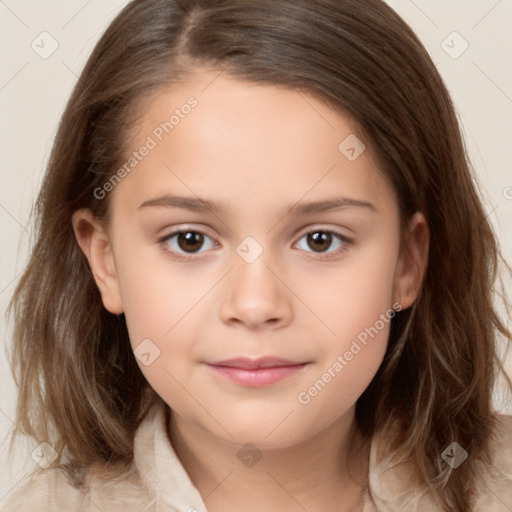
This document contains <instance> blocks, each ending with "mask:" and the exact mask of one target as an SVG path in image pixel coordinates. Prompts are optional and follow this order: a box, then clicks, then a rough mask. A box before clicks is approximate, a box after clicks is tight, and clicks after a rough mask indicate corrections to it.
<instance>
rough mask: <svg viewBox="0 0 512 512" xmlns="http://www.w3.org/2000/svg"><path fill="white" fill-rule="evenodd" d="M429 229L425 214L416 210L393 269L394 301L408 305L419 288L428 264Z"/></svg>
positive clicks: (414, 298)
mask: <svg viewBox="0 0 512 512" xmlns="http://www.w3.org/2000/svg"><path fill="white" fill-rule="evenodd" d="M429 242H430V230H429V227H428V224H427V221H426V219H425V216H424V215H423V214H422V213H420V212H416V213H415V214H414V215H413V216H412V217H411V218H410V220H409V223H408V226H407V227H406V229H405V232H404V233H403V238H402V243H401V247H400V255H399V258H398V263H397V266H396V270H395V286H394V293H393V296H394V297H393V300H394V302H398V303H399V304H400V305H401V306H402V307H401V309H402V310H404V309H407V308H408V307H410V306H411V305H412V304H413V303H414V301H415V300H416V298H417V297H418V294H419V292H420V289H421V284H422V281H423V277H424V275H425V272H426V269H427V264H428V253H429Z"/></svg>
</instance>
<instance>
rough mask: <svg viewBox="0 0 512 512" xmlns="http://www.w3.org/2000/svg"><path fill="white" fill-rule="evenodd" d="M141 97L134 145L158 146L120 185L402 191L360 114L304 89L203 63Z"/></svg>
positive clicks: (238, 197)
mask: <svg viewBox="0 0 512 512" xmlns="http://www.w3.org/2000/svg"><path fill="white" fill-rule="evenodd" d="M141 105H142V106H141V108H140V109H139V112H140V115H141V116H140V119H139V122H138V124H137V127H136V129H135V130H134V131H133V132H132V136H131V137H130V139H131V140H130V148H131V151H135V152H137V151H138V150H139V149H142V148H143V147H144V146H146V147H148V148H149V150H145V151H144V153H145V156H144V157H142V158H140V155H139V158H138V161H137V163H136V165H135V166H134V168H133V172H130V173H129V174H130V176H129V177H128V178H127V179H125V180H123V183H121V184H120V186H118V187H116V190H115V195H117V194H118V193H120V192H121V190H124V189H125V192H126V194H130V195H131V197H132V199H135V198H137V199H138V200H140V199H149V196H151V195H153V196H154V195H157V194H160V195H161V194H162V192H180V193H187V195H189V196H190V195H199V196H202V197H206V198H209V197H215V198H217V199H218V200H219V202H223V203H225V204H231V203H233V202H236V201H240V202H241V203H243V205H244V206H246V207H248V208H258V207H260V208H266V207H268V202H270V201H272V202H273V203H277V202H279V201H282V202H285V203H287V204H288V203H290V202H292V203H293V202H297V201H300V200H301V198H303V197H306V196H307V199H308V200H314V199H318V198H320V197H321V198H324V197H325V195H326V194H327V193H329V194H331V195H332V193H333V192H336V193H339V194H342V195H349V194H350V195H351V196H353V198H354V199H361V200H368V201H371V202H373V203H380V202H386V201H388V202H389V201H390V200H391V201H392V200H393V198H394V195H393V193H392V190H391V188H390V187H389V185H388V184H387V182H386V180H385V179H384V178H383V176H382V175H381V173H380V172H379V171H378V169H377V167H376V165H375V163H374V161H373V159H372V158H371V155H369V152H368V151H367V150H366V149H365V144H364V140H361V139H362V138H361V136H360V135H359V136H358V135H357V134H356V129H355V126H354V123H353V122H352V120H351V119H350V117H349V116H347V115H343V114H341V113H340V112H338V111H335V110H334V109H333V108H332V107H329V106H328V105H327V103H326V102H324V101H321V100H320V99H318V98H315V97H313V96H311V95H308V94H306V93H304V92H299V91H293V90H290V89H285V88H282V87H278V86H272V85H260V84H254V83H248V82H242V81H240V80H237V79H236V78H233V77H229V76H225V75H222V74H219V73H218V72H203V73H197V74H195V75H193V76H192V77H191V78H190V79H187V80H186V81H184V82H182V83H179V84H175V85H173V86H172V87H170V88H169V89H167V90H164V91H160V92H159V93H157V94H154V95H152V96H151V97H148V98H147V99H146V100H145V101H144V103H143V104H141ZM128 157H129V155H127V158H128ZM177 189H179V190H177ZM276 191H279V193H276ZM254 198H257V200H254Z"/></svg>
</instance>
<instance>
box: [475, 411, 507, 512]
mask: <svg viewBox="0 0 512 512" xmlns="http://www.w3.org/2000/svg"><path fill="white" fill-rule="evenodd" d="M490 456H491V459H490V466H486V467H483V468H482V471H481V473H480V475H481V477H480V480H479V481H478V482H477V483H476V491H477V493H476V494H477V499H476V504H475V511H476V512H483V511H485V510H493V511H495V510H496V511H497V512H498V511H502V510H503V511H506V512H509V511H510V510H512V416H506V415H498V416H496V423H495V428H494V432H493V435H492V439H491V446H490ZM490 506H491V507H493V508H489V507H490Z"/></svg>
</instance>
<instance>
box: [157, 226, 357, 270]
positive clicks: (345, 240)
mask: <svg viewBox="0 0 512 512" xmlns="http://www.w3.org/2000/svg"><path fill="white" fill-rule="evenodd" d="M183 233H198V234H201V235H203V236H205V237H207V238H210V239H211V240H213V239H212V238H211V237H210V236H209V235H208V234H207V233H206V232H205V231H202V230H201V229H196V228H194V229H179V230H176V231H173V232H172V233H169V234H168V235H165V236H163V237H162V238H160V239H158V243H159V244H160V245H161V246H162V249H163V250H164V251H165V252H166V253H168V254H171V255H173V257H175V258H177V259H179V260H181V261H184V262H187V261H192V260H194V259H195V258H196V255H197V254H200V253H192V254H191V255H190V256H185V255H183V254H181V253H179V252H176V251H174V250H171V249H169V246H168V245H167V244H166V242H168V241H169V240H171V239H172V238H173V237H175V236H176V235H179V234H183ZM313 233H327V234H331V235H333V236H334V237H335V238H337V239H338V240H340V241H341V242H343V246H342V247H341V248H339V249H337V250H336V251H334V252H329V253H321V252H319V253H316V254H318V255H320V259H323V260H327V259H331V258H334V257H337V256H340V255H341V254H343V253H344V252H345V251H347V250H348V249H349V246H350V245H352V243H353V240H352V239H351V238H348V237H347V236H345V235H342V234H341V233H338V232H337V231H332V230H328V229H318V228H317V229H311V230H309V231H306V232H305V233H303V234H302V235H301V237H300V238H299V240H302V239H303V238H304V237H306V236H307V235H310V234H313ZM214 243H215V244H217V242H214ZM297 243H298V242H296V243H295V244H294V245H296V244H297ZM217 245H218V244H217ZM306 252H312V253H313V254H315V253H314V251H306ZM322 255H323V256H322ZM325 255H327V256H325Z"/></svg>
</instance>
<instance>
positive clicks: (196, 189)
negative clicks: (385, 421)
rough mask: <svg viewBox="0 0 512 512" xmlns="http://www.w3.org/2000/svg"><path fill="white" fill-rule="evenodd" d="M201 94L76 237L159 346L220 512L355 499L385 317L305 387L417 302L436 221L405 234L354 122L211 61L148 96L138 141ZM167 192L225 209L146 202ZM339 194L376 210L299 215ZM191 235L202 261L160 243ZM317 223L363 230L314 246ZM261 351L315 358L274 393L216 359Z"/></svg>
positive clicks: (363, 471) (177, 410)
mask: <svg viewBox="0 0 512 512" xmlns="http://www.w3.org/2000/svg"><path fill="white" fill-rule="evenodd" d="M212 80H213V81H212ZM208 84H209V85H208ZM205 87H207V88H206V89H205ZM190 96H194V97H195V98H197V100H198V105H197V107H195V108H194V109H193V110H192V112H191V113H190V114H189V115H188V116H186V117H185V118H184V119H182V120H180V123H179V125H177V126H176V127H175V128H174V129H173V130H172V132H170V133H169V134H168V135H165V137H164V138H163V140H162V141H161V142H159V143H158V145H157V147H156V148H154V149H152V150H151V151H150V153H149V154H148V155H147V156H146V157H145V158H144V159H143V160H142V161H141V162H140V163H139V164H138V165H137V167H136V168H135V169H134V170H133V171H132V172H131V173H130V174H129V175H128V176H127V177H126V178H124V179H123V180H122V181H121V183H119V184H118V185H117V186H116V187H115V189H114V191H113V192H111V193H110V195H109V197H108V198H107V200H109V201H110V208H111V218H110V224H109V226H108V227H105V226H103V225H102V224H101V223H100V222H99V221H98V220H97V219H95V218H94V216H93V214H92V213H91V212H90V210H88V209H83V210H79V211H77V212H75V214H74V216H73V226H74V229H75V233H76V237H77V240H78V243H79V244H80V246H81V248H82V250H83V251H84V253H85V255H86V256H87V258H88V260H89V263H90V265H91V268H92V271H93V274H94V277H95V280H96V283H97V285H98V287H99V289H100V291H101V295H102V298H103V302H104V305H105V307H106V309H107V310H109V311H110V312H112V313H115V314H120V313H122V312H124V313H125V317H126V322H127V326H128V331H129V335H130V342H131V345H132V347H133V348H134V349H135V348H136V347H137V346H138V345H139V344H140V343H141V342H142V341H143V340H145V339H150V340H151V343H152V344H153V345H152V346H156V347H158V349H159V350H160V355H159V357H157V358H156V359H155V360H154V362H152V364H151V365H149V366H145V365H143V364H141V362H140V361H139V366H140V368H141V370H142V372H143V373H144V375H145V377H146V378H147V380H148V382H149V383H150V385H151V386H152V387H153V388H154V389H155V390H156V391H157V393H158V394H159V395H160V396H161V397H162V398H163V399H164V400H165V402H166V403H167V404H168V405H169V406H170V407H171V409H172V411H173V414H172V415H171V422H170V425H169V435H170V437H171V439H172V442H173V445H174V447H175V450H176V452H177V454H178V456H179V457H180V460H181V461H182V463H183V465H184V467H185V469H186V470H187V472H188V474H189V475H190V477H191V479H192V481H193V483H194V484H195V485H196V487H197V488H198V489H199V491H200V492H201V495H202V496H203V498H204V499H205V503H206V506H207V508H208V510H209V512H211V511H213V512H215V511H221V510H222V511H223V512H229V511H231V510H237V511H241V510H243V511H252V510H254V511H256V510H258V511H259V510H277V509H278V507H279V510H281V509H282V510H285V511H302V510H303V509H304V508H305V509H306V510H333V511H334V510H337V511H339V510H346V511H349V510H360V506H361V495H362V486H363V485H364V484H365V480H366V476H367V471H368V447H367V446H365V445H364V444H363V443H362V442H361V441H360V439H359V437H358V436H356V438H355V439H351V438H350V437H349V431H350V428H351V426H352V424H353V420H354V409H355V402H356V400H357V399H358V397H359V396H360V395H361V394H362V393H363V391H364V390H365V388H366V387H367V386H368V384H369V383H370V381H371V380H372V378H373V376H374V374H375V372H376V371H377V369H378V367H379V365H380V364H381V362H382V359H383V356H384V354H385V350H386V346H387V341H388V336H389V325H390V324H389V323H385V326H384V327H383V328H382V329H380V330H379V332H378V334H377V335H376V336H374V337H373V338H371V339H370V341H369V342H368V344H367V345H366V346H364V347H363V348H362V350H361V351H360V352H359V353H358V354H357V355H355V356H354V357H353V359H352V360H350V361H348V364H347V365H346V366H345V367H344V368H343V370H342V371H340V372H338V373H337V374H336V376H335V377H334V378H332V379H331V380H330V382H329V383H328V384H327V385H326V386H325V387H324V388H323V389H322V390H321V391H320V392H319V393H318V394H317V395H316V396H314V397H312V398H311V400H310V401H309V403H307V404H303V403H300V402H299V400H298V394H299V393H300V392H303V391H307V390H308V389H309V388H310V387H311V386H312V384H313V383H314V382H315V381H317V380H318V379H319V378H321V377H322V375H323V374H324V373H325V372H326V371H327V370H328V368H329V367H332V365H333V363H334V362H335V361H336V360H337V357H338V356H339V355H343V354H344V353H345V352H346V351H347V350H349V349H350V347H351V344H352V342H353V340H355V339H356V337H357V336H358V334H360V333H361V332H363V331H364V330H365V329H366V328H368V327H370V326H374V325H375V323H376V321H377V320H379V318H380V315H381V314H385V313H386V312H387V311H390V308H392V305H393V304H394V303H395V304H396V303H398V304H399V305H400V308H401V309H406V308H408V307H410V306H411V304H412V303H413V302H414V300H415V298H416V297H417V294H418V289H419V286H420V283H421V279H422V276H423V273H424V271H425V266H426V260H427V250H428V249H427V248H428V237H429V233H428V227H427V224H426V221H425V218H424V217H423V215H422V214H420V213H416V214H415V215H414V216H413V217H412V218H411V219H410V221H409V224H408V227H407V229H406V230H405V232H404V233H402V234H401V233H400V227H399V212H398V204H397V200H396V197H395V194H394V191H393V190H392V188H391V187H390V185H389V184H388V182H387V181H386V179H385V178H384V177H383V176H382V174H380V173H379V171H378V169H377V168H376V166H375V164H374V162H373V160H372V159H371V156H370V154H369V151H368V150H366V151H364V152H363V153H362V154H361V155H360V156H359V157H358V158H357V159H356V160H355V161H349V160H348V159H347V158H346V157H345V155H344V154H342V153H341V152H340V151H339V150H338V145H339V144H340V142H342V141H343V140H344V139H345V138H346V137H347V136H348V135H350V134H352V133H355V132H354V129H353V126H352V124H351V122H350V118H349V117H348V116H345V115H341V114H340V113H336V112H334V111H333V110H332V109H330V108H329V107H328V106H327V105H326V104H324V103H323V102H321V101H319V100H318V99H315V98H313V97H312V96H308V95H306V94H303V93H298V92H293V91H290V90H286V89H283V88H278V87H274V86H266V85H265V86H262V85H254V84H249V83H244V82H241V81H238V80H236V79H233V78H230V77H228V76H222V75H221V76H218V74H217V73H213V72H212V71H206V70H204V71H202V72H198V73H197V74H196V75H195V76H194V77H193V78H190V79H189V80H187V81H186V82H185V83H181V84H179V85H174V86H173V87H172V88H171V89H169V90H167V91H165V92H160V93H158V94H157V95H155V96H153V97H152V98H149V99H148V101H147V103H146V104H145V108H144V109H143V115H142V117H141V119H140V123H139V125H138V126H137V129H136V130H135V131H134V133H133V134H132V138H131V141H130V142H131V146H132V147H133V149H134V150H135V149H137V148H139V147H140V146H141V145H142V144H144V142H145V140H146V138H147V136H148V135H150V134H151V133H152V132H153V130H154V129H155V127H156V126H158V125H159V123H161V122H163V121H165V120H166V119H168V117H169V116H168V115H167V113H168V112H172V111H173V110H174V109H175V108H178V107H179V106H180V105H183V104H184V103H185V102H186V101H187V99H188V98H189V97H190ZM165 194H172V195H177V196H186V197H192V198H197V197H200V198H203V199H208V200H211V201H215V202H219V203H223V204H225V206H226V211H224V212H222V213H221V212H215V213H214V212H212V211H211V210H207V211H205V212H195V211H190V210H187V209H182V208H172V207H168V206H146V207H142V208H140V205H142V204H143V203H145V202H147V201H150V200H153V199H155V198H159V197H161V196H163V195H165ZM339 196H344V197H348V198H352V199H356V200H359V201H365V202H368V203H371V204H372V205H373V207H372V208H369V207H361V206H345V207H342V208H338V209H333V210H330V211H324V212H317V213H308V214H305V215H301V216H297V215H293V214H292V213H291V212H290V210H291V207H292V206H293V205H296V204H297V203H298V204H301V205H302V204H305V203H308V202H313V201H321V200H326V199H329V198H332V197H339ZM178 229H183V230H185V232H187V231H193V230H194V229H196V230H197V229H199V230H201V231H204V232H205V233H206V234H207V237H205V238H204V242H203V245H202V246H201V243H200V242H199V243H198V245H197V249H195V251H196V252H195V253H194V252H192V253H188V256H189V258H191V259H189V261H186V260H183V259H180V258H179V256H178V255H177V253H179V254H182V255H184V256H187V252H186V251H185V250H184V249H183V247H186V245H184V244H183V243H182V245H181V246H180V245H179V243H178V240H177V237H174V238H173V239H170V240H167V241H164V242H161V241H160V239H161V238H162V237H164V236H166V235H169V234H172V233H173V232H174V231H176V230H178ZM315 229H316V230H317V231H320V232H335V233H338V234H340V235H342V236H344V237H347V238H349V239H350V240H351V241H350V242H349V243H348V242H343V241H341V240H340V239H338V238H337V237H336V236H333V237H332V239H331V241H330V244H329V242H327V243H326V246H325V248H323V249H322V246H321V244H320V249H319V248H318V245H315V243H314V241H311V240H308V237H307V236H306V233H307V232H308V231H310V230H315ZM247 236H251V237H253V238H254V239H255V240H256V242H257V244H259V246H260V247H261V248H262V250H263V252H262V254H261V255H260V256H259V257H257V258H256V259H255V261H253V262H252V263H247V262H246V261H245V260H244V259H242V257H241V256H240V255H239V254H238V253H237V251H236V249H237V247H238V246H239V245H240V243H241V242H242V241H243V240H244V239H245V238H246V237H247ZM401 236H403V241H404V243H403V246H402V248H401V249H400V238H401ZM166 248H167V251H166ZM315 249H316V250H315ZM173 251H174V252H173ZM250 251H253V249H250ZM322 251H323V252H322ZM252 254H254V253H252ZM264 355H272V356H277V357H283V358H286V359H290V360H293V361H300V362H307V363H308V364H307V365H306V366H305V367H304V368H303V369H302V370H301V371H300V372H299V373H297V374H295V375H293V376H292V377H290V378H288V379H285V380H284V381H281V382H278V383H276V384H273V385H270V386H266V387H262V388H251V387H247V386H242V385H239V384H235V383H233V382H231V381H228V380H226V379H225V378H223V377H220V376H218V375H217V374H215V373H214V372H212V370H211V368H210V367H209V366H207V365H206V364H205V363H207V362H212V361H219V360H223V359H229V358H233V357H258V356H264ZM331 373H332V369H331ZM248 442H251V443H253V444H254V445H255V446H256V447H257V452H258V453H259V454H261V455H262V457H261V459H260V460H259V461H258V463H257V464H255V465H253V466H252V467H246V466H244V465H243V464H242V463H241V461H240V460H239V458H237V453H238V451H239V450H240V448H241V447H242V446H244V445H245V444H246V443H248ZM349 447H352V448H354V449H353V450H352V451H351V450H349ZM319 475H321V476H319ZM311 482H313V483H314V485H307V484H308V483H311ZM305 484H306V485H305Z"/></svg>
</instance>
